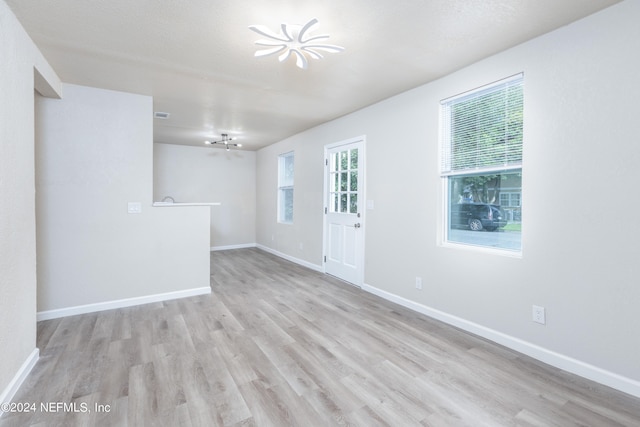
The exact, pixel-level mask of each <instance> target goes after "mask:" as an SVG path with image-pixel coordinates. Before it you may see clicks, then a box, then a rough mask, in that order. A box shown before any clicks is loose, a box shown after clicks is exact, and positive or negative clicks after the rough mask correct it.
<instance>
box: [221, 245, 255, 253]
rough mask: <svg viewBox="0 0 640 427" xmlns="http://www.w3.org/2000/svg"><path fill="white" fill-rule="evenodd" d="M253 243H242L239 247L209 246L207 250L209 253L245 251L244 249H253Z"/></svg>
mask: <svg viewBox="0 0 640 427" xmlns="http://www.w3.org/2000/svg"><path fill="white" fill-rule="evenodd" d="M255 247H256V244H255V243H243V244H241V245H228V246H211V247H210V248H209V250H210V251H211V252H214V251H227V250H229V249H245V248H255Z"/></svg>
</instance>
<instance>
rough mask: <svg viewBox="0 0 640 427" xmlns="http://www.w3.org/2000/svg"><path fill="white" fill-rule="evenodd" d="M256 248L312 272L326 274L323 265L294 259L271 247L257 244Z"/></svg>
mask: <svg viewBox="0 0 640 427" xmlns="http://www.w3.org/2000/svg"><path fill="white" fill-rule="evenodd" d="M256 247H257V248H258V249H260V250H263V251H265V252H269V253H270V254H273V255H275V256H278V257H280V258H284V259H286V260H287V261H291V262H295V263H296V264H299V265H302V266H303V267H307V268H309V269H311V270H315V271H318V272H320V273H324V269H323V268H322V266H321V265H317V264H313V263H310V262H309V261H305V260H303V259H300V258H296V257H292V256H291V255H287V254H284V253H282V252H279V251H276V250H275V249H271V248H270V247H268V246H264V245H261V244H256Z"/></svg>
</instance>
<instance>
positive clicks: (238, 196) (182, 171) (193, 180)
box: [153, 143, 256, 249]
mask: <svg viewBox="0 0 640 427" xmlns="http://www.w3.org/2000/svg"><path fill="white" fill-rule="evenodd" d="M153 159H154V167H153V194H154V200H155V201H162V199H163V198H164V197H166V196H171V197H172V198H173V199H174V200H175V201H176V202H220V203H222V204H221V205H220V206H213V207H211V236H210V246H211V248H213V249H215V248H229V247H246V246H247V245H255V242H256V153H255V152H253V151H243V150H242V149H237V150H235V149H234V150H230V151H226V150H224V149H220V148H212V147H204V146H203V147H192V146H182V145H171V144H161V143H155V144H154V150H153Z"/></svg>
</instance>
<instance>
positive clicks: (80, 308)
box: [36, 286, 211, 322]
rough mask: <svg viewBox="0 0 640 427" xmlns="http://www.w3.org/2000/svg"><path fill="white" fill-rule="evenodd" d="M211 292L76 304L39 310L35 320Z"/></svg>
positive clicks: (190, 291) (187, 291) (188, 291)
mask: <svg viewBox="0 0 640 427" xmlns="http://www.w3.org/2000/svg"><path fill="white" fill-rule="evenodd" d="M209 293H211V288H210V287H209V286H205V287H202V288H193V289H185V290H184V291H175V292H167V293H163V294H154V295H146V296H143V297H134V298H126V299H120V300H115V301H105V302H98V303H94V304H86V305H77V306H75V307H66V308H59V309H56V310H47V311H39V312H38V313H37V314H36V320H37V321H38V322H39V321H41V320H49V319H57V318H59V317H67V316H75V315H76V314H85V313H93V312H96V311H104V310H113V309H115V308H122V307H131V306H134V305H141V304H149V303H152V302H159V301H167V300H172V299H178V298H186V297H192V296H196V295H204V294H209Z"/></svg>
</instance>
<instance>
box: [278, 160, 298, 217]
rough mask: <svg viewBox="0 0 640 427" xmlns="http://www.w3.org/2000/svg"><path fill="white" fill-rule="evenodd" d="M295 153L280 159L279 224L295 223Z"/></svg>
mask: <svg viewBox="0 0 640 427" xmlns="http://www.w3.org/2000/svg"><path fill="white" fill-rule="evenodd" d="M293 165H294V163H293V151H292V152H290V153H286V154H281V155H280V156H279V157H278V222H283V223H286V224H291V223H293V169H294V167H293Z"/></svg>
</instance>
